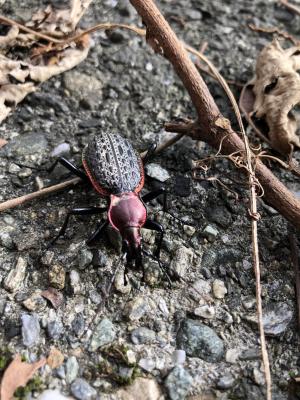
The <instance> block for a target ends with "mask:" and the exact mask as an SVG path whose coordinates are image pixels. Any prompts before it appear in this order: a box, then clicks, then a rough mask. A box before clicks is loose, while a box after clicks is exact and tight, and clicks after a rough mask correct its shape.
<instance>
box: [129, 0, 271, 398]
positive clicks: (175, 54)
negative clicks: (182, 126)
mask: <svg viewBox="0 0 300 400" xmlns="http://www.w3.org/2000/svg"><path fill="white" fill-rule="evenodd" d="M131 3H132V5H133V6H134V7H135V8H136V10H137V12H138V13H139V15H140V16H141V17H142V19H143V21H144V23H145V24H146V27H147V34H146V39H148V43H149V44H150V45H151V46H152V47H153V48H154V49H155V50H156V51H157V52H159V53H160V54H163V55H164V56H165V57H166V58H167V59H168V60H169V61H170V62H171V63H172V65H173V67H174V69H175V71H176V72H177V74H178V75H179V77H180V78H181V80H182V82H183V83H184V85H185V87H186V89H187V91H188V92H189V94H190V97H191V99H192V101H193V104H194V106H195V109H196V111H197V113H198V117H199V119H198V121H197V125H198V131H197V132H198V135H195V137H194V138H197V139H203V138H202V137H201V135H200V134H199V132H203V131H205V132H206V135H207V136H208V137H214V138H215V140H214V144H215V146H214V147H216V144H217V142H219V143H220V140H222V138H223V137H224V134H225V135H227V137H226V138H225V139H224V144H226V143H228V142H230V141H231V140H232V139H233V141H234V145H235V146H234V147H235V149H234V150H235V151H239V150H242V149H243V148H244V149H245V152H246V163H247V170H248V172H249V190H250V207H251V209H250V216H251V218H252V220H251V225H252V246H253V249H252V255H253V266H254V270H255V277H256V299H257V314H258V324H259V330H260V339H261V348H262V357H263V363H264V369H265V378H266V386H267V388H266V389H267V399H268V400H271V373H270V366H269V359H268V353H267V349H266V343H265V335H264V329H263V321H262V301H261V285H260V268H259V253H258V239H257V221H258V219H259V214H258V212H257V199H256V186H257V179H256V177H255V173H254V169H253V167H252V154H251V151H250V148H249V143H248V138H247V136H246V133H245V130H244V127H243V124H242V119H241V115H240V112H239V109H238V106H237V103H236V101H235V99H234V96H233V95H232V93H231V91H230V89H229V88H228V85H227V83H226V82H225V80H224V79H223V78H222V77H221V76H220V74H219V73H218V71H217V70H216V69H215V68H214V66H213V65H212V64H211V63H209V61H208V60H207V59H206V57H205V56H204V55H203V54H201V53H199V52H198V51H197V50H195V49H192V48H189V47H188V46H186V45H185V46H183V44H182V43H181V42H180V41H179V40H178V38H177V37H176V35H175V33H174V32H173V31H172V29H171V27H170V26H169V24H168V23H167V21H166V20H165V18H164V17H163V16H162V14H161V13H160V11H159V10H158V8H157V7H156V5H155V3H154V1H153V0H147V1H145V0H131ZM184 47H185V48H186V49H188V50H189V51H190V52H192V53H193V54H196V55H197V56H199V57H200V58H201V59H204V60H205V62H206V63H207V64H208V65H209V67H210V69H211V70H212V71H213V73H214V74H215V75H216V76H217V78H218V80H219V82H220V83H221V84H222V86H223V88H224V90H225V91H226V93H227V95H228V96H229V98H230V101H231V103H232V105H233V108H234V110H235V113H236V115H237V118H238V122H239V125H240V129H241V131H242V135H243V142H244V143H243V142H242V141H241V139H240V138H239V136H238V135H237V134H236V133H235V132H234V131H232V129H231V126H230V123H229V121H228V120H226V119H225V118H224V117H223V116H222V115H221V113H220V111H219V109H218V107H217V105H216V103H215V102H214V99H213V98H212V96H211V94H210V92H209V90H208V88H207V86H206V85H205V83H204V81H203V80H202V78H201V76H200V74H199V73H198V71H197V69H196V67H195V65H194V64H193V63H192V62H191V60H190V58H189V57H188V54H187V53H186V51H185V48H184ZM199 136H200V137H199Z"/></svg>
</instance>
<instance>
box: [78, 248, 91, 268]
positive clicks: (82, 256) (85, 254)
mask: <svg viewBox="0 0 300 400" xmlns="http://www.w3.org/2000/svg"><path fill="white" fill-rule="evenodd" d="M92 260H93V253H92V252H91V251H90V250H88V249H86V248H83V249H80V250H79V253H78V256H77V262H78V267H79V268H80V269H84V268H86V267H88V266H89V265H90V264H91V263H92Z"/></svg>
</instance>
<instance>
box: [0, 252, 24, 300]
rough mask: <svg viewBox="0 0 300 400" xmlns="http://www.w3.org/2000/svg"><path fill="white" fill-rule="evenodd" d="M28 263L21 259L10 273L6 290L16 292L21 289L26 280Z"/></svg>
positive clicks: (6, 281)
mask: <svg viewBox="0 0 300 400" xmlns="http://www.w3.org/2000/svg"><path fill="white" fill-rule="evenodd" d="M26 267H27V261H26V260H25V259H24V258H22V257H19V258H18V260H17V264H16V266H15V267H14V268H13V269H12V270H11V271H10V272H9V273H8V275H7V277H6V278H5V280H4V284H3V286H4V288H5V289H6V290H8V291H9V292H15V291H16V290H17V289H19V288H20V287H21V286H22V284H23V281H24V279H25V273H26Z"/></svg>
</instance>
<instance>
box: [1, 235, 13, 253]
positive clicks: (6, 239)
mask: <svg viewBox="0 0 300 400" xmlns="http://www.w3.org/2000/svg"><path fill="white" fill-rule="evenodd" d="M0 244H1V246H3V247H5V248H7V249H9V250H11V249H13V248H14V247H15V245H14V242H13V239H12V237H11V235H10V233H9V232H0Z"/></svg>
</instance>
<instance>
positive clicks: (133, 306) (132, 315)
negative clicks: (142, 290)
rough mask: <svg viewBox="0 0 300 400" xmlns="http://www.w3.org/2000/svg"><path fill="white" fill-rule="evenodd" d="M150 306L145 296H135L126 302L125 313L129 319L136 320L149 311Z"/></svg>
mask: <svg viewBox="0 0 300 400" xmlns="http://www.w3.org/2000/svg"><path fill="white" fill-rule="evenodd" d="M149 311H150V306H149V304H148V302H147V300H146V298H145V297H137V298H136V299H135V300H132V301H130V302H129V303H127V304H126V307H125V315H126V316H127V318H128V319H129V320H130V321H138V320H139V319H141V318H142V317H143V316H144V315H145V314H147V313H149Z"/></svg>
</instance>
